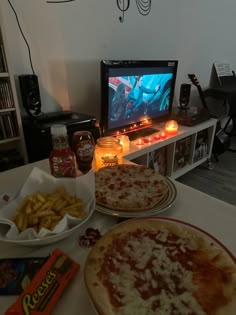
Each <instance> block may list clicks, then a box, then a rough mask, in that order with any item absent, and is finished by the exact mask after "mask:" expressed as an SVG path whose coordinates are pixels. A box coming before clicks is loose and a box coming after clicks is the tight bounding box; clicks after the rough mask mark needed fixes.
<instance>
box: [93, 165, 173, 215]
mask: <svg viewBox="0 0 236 315" xmlns="http://www.w3.org/2000/svg"><path fill="white" fill-rule="evenodd" d="M95 180H96V202H97V204H98V205H102V206H104V207H107V208H109V209H114V210H119V211H129V212H132V211H134V212H136V211H145V210H149V209H151V208H153V207H154V206H156V205H159V204H160V203H161V202H162V201H163V200H165V198H166V197H167V196H168V194H169V186H168V183H167V181H166V179H165V177H164V176H162V175H160V174H158V173H157V172H155V171H154V170H153V169H150V168H148V167H145V166H143V165H132V164H121V165H117V166H107V167H103V168H101V169H99V170H98V171H97V172H96V173H95Z"/></svg>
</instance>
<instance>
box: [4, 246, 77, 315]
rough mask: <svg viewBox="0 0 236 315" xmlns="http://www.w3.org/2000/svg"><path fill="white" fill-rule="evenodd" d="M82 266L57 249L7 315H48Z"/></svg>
mask: <svg viewBox="0 0 236 315" xmlns="http://www.w3.org/2000/svg"><path fill="white" fill-rule="evenodd" d="M79 268H80V266H79V264H78V263H77V262H75V261H73V260H72V259H71V258H70V257H69V256H68V255H66V254H64V253H63V252H62V251H61V250H60V249H58V248H56V249H55V250H54V251H53V253H52V255H51V256H50V257H49V258H48V260H47V261H46V262H45V264H44V265H43V266H42V268H41V269H40V270H39V272H38V273H37V274H36V275H35V277H34V278H33V280H32V281H31V282H30V284H29V285H28V286H27V288H26V289H25V290H24V291H23V292H22V294H21V295H20V296H19V298H18V299H17V301H16V302H15V303H14V304H13V305H12V306H11V307H10V308H9V309H8V310H7V311H6V312H5V315H48V314H50V313H51V312H52V310H53V308H54V307H55V305H56V303H57V301H58V300H59V298H60V296H61V295H62V293H63V291H64V289H65V288H66V286H67V285H68V283H69V282H70V280H71V279H72V277H73V276H74V275H75V273H76V272H77V271H78V270H79Z"/></svg>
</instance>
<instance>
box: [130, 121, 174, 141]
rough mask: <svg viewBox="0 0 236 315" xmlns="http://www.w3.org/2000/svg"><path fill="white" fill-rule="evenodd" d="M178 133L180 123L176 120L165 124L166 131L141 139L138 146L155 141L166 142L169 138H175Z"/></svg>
mask: <svg viewBox="0 0 236 315" xmlns="http://www.w3.org/2000/svg"><path fill="white" fill-rule="evenodd" d="M177 133H178V123H177V122H176V121H175V120H168V121H167V122H166V124H165V128H164V130H162V131H160V132H158V133H156V134H155V135H153V136H151V137H147V138H139V139H138V140H137V142H136V145H137V146H141V145H144V144H147V143H153V142H155V141H161V140H165V139H166V138H167V137H168V136H173V135H175V134H177Z"/></svg>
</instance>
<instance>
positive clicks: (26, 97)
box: [19, 74, 41, 116]
mask: <svg viewBox="0 0 236 315" xmlns="http://www.w3.org/2000/svg"><path fill="white" fill-rule="evenodd" d="M19 84H20V90H21V97H22V102H23V106H24V108H25V110H26V112H27V113H28V114H29V115H33V116H34V115H37V114H39V113H40V112H41V99H40V92H39V83H38V77H37V76H36V75H35V74H26V75H20V76H19ZM31 111H33V112H31Z"/></svg>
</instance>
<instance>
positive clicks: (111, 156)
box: [95, 120, 178, 169]
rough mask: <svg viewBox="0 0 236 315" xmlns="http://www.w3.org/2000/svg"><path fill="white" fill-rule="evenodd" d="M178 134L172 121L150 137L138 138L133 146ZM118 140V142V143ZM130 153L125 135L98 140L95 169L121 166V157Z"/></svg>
mask: <svg viewBox="0 0 236 315" xmlns="http://www.w3.org/2000/svg"><path fill="white" fill-rule="evenodd" d="M177 133H178V124H177V122H176V121H174V120H170V121H168V122H167V123H166V124H165V128H164V129H163V130H162V131H160V132H158V133H156V134H154V135H153V136H151V137H146V138H139V139H137V140H136V142H135V144H136V145H137V146H142V145H145V144H151V143H153V142H155V141H161V140H165V139H166V138H167V137H168V136H170V135H175V134H177ZM118 140H119V141H118ZM129 151H130V140H129V137H128V136H127V135H119V136H116V137H103V138H100V139H98V141H97V144H96V148H95V160H96V168H97V169H98V168H100V167H102V166H108V165H115V164H121V163H122V159H123V155H125V154H127V153H129Z"/></svg>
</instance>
